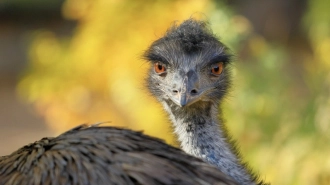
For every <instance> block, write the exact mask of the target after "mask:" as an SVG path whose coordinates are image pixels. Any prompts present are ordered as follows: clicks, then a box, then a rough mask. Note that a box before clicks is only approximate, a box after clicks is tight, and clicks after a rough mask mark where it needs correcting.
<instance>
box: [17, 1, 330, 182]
mask: <svg viewBox="0 0 330 185" xmlns="http://www.w3.org/2000/svg"><path fill="white" fill-rule="evenodd" d="M327 5H329V3H328V2H326V1H322V0H316V1H311V2H310V4H309V10H308V13H307V14H306V18H305V25H306V26H305V28H307V29H305V30H306V31H307V32H308V34H309V40H310V42H311V44H312V50H313V55H308V54H305V53H302V56H303V57H302V58H303V60H302V61H301V63H300V64H299V66H300V67H299V68H296V67H295V66H294V65H292V64H291V65H290V57H289V53H288V51H287V50H285V49H284V47H283V46H281V45H276V44H273V43H270V42H268V41H266V40H265V39H264V38H263V37H262V36H260V35H257V34H255V33H254V32H253V28H252V27H251V25H250V23H249V21H248V20H246V18H244V17H242V16H239V15H235V13H234V12H233V11H232V10H231V8H230V7H228V6H226V5H225V4H224V3H219V2H218V1H217V2H216V3H215V2H213V1H198V0H196V1H194V0H186V1H167V0H161V1H143V3H142V1H141V2H140V1H128V0H122V1H117V0H98V1H88V0H67V1H66V2H65V4H64V5H63V15H64V16H65V17H66V18H68V19H74V20H77V21H78V26H77V28H76V31H75V34H74V35H73V37H72V38H57V37H56V35H54V34H53V33H51V32H49V31H47V30H40V31H38V32H36V33H34V35H33V44H32V45H31V49H30V66H29V68H28V69H27V70H26V73H25V75H24V76H23V78H22V80H21V82H20V84H19V88H18V89H19V93H20V94H21V96H22V97H23V98H24V99H25V100H27V101H28V102H31V103H33V104H34V105H35V107H36V109H37V110H38V112H39V113H40V114H41V115H43V116H44V117H45V119H46V121H47V123H48V124H49V126H50V127H51V128H53V129H54V130H55V131H57V132H61V131H63V130H65V129H68V128H71V127H73V126H74V125H77V124H81V123H85V122H89V123H95V122H99V121H111V123H110V124H111V125H119V126H125V127H129V128H132V129H135V130H144V131H145V132H146V133H147V134H150V135H154V136H157V137H160V138H164V139H166V140H167V141H168V142H170V143H172V144H173V143H174V140H173V137H172V135H171V132H170V129H169V128H170V123H169V121H168V119H167V117H166V115H165V114H164V112H163V111H162V108H161V106H160V105H159V104H158V103H157V102H156V101H155V100H154V99H153V98H150V95H149V94H148V92H147V91H146V89H145V88H144V81H143V79H144V77H145V75H146V73H147V70H146V69H147V67H148V63H146V62H145V61H143V60H141V59H140V58H141V57H140V56H141V55H142V53H143V50H145V49H146V48H147V47H148V46H149V44H150V43H151V42H152V41H153V40H155V39H157V38H159V37H160V36H161V35H162V34H163V33H164V32H165V31H166V29H167V28H168V27H169V26H170V25H171V24H172V23H173V21H176V20H177V21H178V22H180V21H182V20H184V19H187V18H189V17H191V16H193V17H202V18H203V19H204V18H206V19H208V20H209V21H210V23H211V26H212V29H213V31H214V32H215V33H216V34H217V35H219V36H220V38H221V40H222V41H223V42H224V43H225V44H227V45H228V46H229V47H230V48H231V49H232V50H233V51H235V53H236V51H237V53H238V51H239V50H241V49H242V48H241V41H242V40H243V39H244V40H245V43H247V46H246V47H248V50H247V51H248V57H246V58H247V59H246V60H245V61H236V64H234V65H233V73H234V84H233V88H232V90H233V92H232V93H231V94H230V95H229V96H228V97H227V98H226V101H225V102H224V117H225V119H226V120H227V121H226V122H227V126H228V129H229V130H230V133H232V134H233V135H234V138H235V139H237V140H238V143H239V145H240V146H241V149H242V154H243V156H244V159H246V161H248V162H249V163H250V164H251V166H253V167H254V168H255V169H257V170H259V171H260V173H261V178H265V179H266V180H267V181H270V182H272V183H273V184H299V185H300V184H306V185H309V184H324V185H325V184H329V182H330V157H329V154H330V146H329V144H328V143H329V141H330V133H329V132H330V114H329V113H330V92H329V91H330V52H329V51H330V31H329V30H330V25H329V24H330V23H329V22H328V21H327V20H330V19H329V13H327V12H329V11H330V8H327V7H329V6H327ZM200 12H204V13H205V14H203V13H200ZM301 66H302V67H301ZM298 69H299V70H303V73H304V74H305V75H304V76H303V77H297V73H296V72H295V71H296V70H298Z"/></svg>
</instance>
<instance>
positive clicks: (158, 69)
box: [154, 62, 166, 74]
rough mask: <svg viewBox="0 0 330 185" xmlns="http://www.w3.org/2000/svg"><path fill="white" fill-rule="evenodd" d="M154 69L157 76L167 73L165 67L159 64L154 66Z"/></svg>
mask: <svg viewBox="0 0 330 185" xmlns="http://www.w3.org/2000/svg"><path fill="white" fill-rule="evenodd" d="M154 69H155V72H156V73H157V74H162V73H164V72H165V71H166V68H165V66H164V65H163V64H161V63H159V62H157V63H155V64H154Z"/></svg>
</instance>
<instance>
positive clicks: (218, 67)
mask: <svg viewBox="0 0 330 185" xmlns="http://www.w3.org/2000/svg"><path fill="white" fill-rule="evenodd" d="M222 70H223V62H219V63H217V64H214V65H212V68H211V73H212V74H213V75H216V76H219V75H220V74H221V73H222Z"/></svg>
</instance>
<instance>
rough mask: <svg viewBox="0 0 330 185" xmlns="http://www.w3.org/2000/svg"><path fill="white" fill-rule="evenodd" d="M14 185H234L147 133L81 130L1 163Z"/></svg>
mask: <svg viewBox="0 0 330 185" xmlns="http://www.w3.org/2000/svg"><path fill="white" fill-rule="evenodd" d="M0 184H1V185H4V184H8V185H40V184H43V185H89V184H90V185H92V184H97V185H105V184H117V185H126V184H127V185H129V184H131V185H133V184H141V185H142V184H150V185H153V184H164V185H168V184H173V185H175V184H186V185H191V184H201V185H202V184H203V185H207V184H218V185H234V184H236V183H235V182H234V181H232V180H230V178H228V177H226V175H224V174H223V173H221V172H220V171H218V170H217V169H216V168H214V167H212V166H210V165H208V164H206V163H204V162H202V161H201V160H199V159H197V158H194V157H192V156H189V155H187V154H185V153H184V152H182V151H181V150H179V149H177V148H174V147H171V146H169V145H167V144H165V143H164V142H163V141H161V140H159V139H156V138H153V137H150V136H146V135H144V134H142V133H141V132H134V131H131V130H127V129H120V128H114V127H87V126H86V125H83V126H79V127H77V128H75V129H72V130H70V131H68V132H66V133H63V134H62V135H60V136H58V137H54V138H43V139H41V140H40V141H36V142H35V143H32V144H29V145H27V146H24V147H22V148H21V149H19V150H17V151H15V152H13V153H12V154H10V155H8V156H3V157H0Z"/></svg>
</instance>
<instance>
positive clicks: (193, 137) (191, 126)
mask: <svg viewBox="0 0 330 185" xmlns="http://www.w3.org/2000/svg"><path fill="white" fill-rule="evenodd" d="M163 105H164V108H165V110H166V111H167V112H168V113H169V115H170V119H171V121H172V122H173V125H174V132H175V134H176V135H177V137H178V140H179V141H180V143H181V148H182V149H183V150H184V151H185V152H186V153H188V154H190V155H193V156H195V157H198V158H201V159H203V160H204V161H206V162H208V163H210V164H212V165H215V166H217V167H218V168H219V169H220V170H221V171H222V172H224V173H226V174H227V175H229V176H231V177H232V178H233V179H235V180H236V181H237V182H238V183H240V184H244V185H245V184H255V182H254V177H252V175H251V174H250V173H249V170H247V169H246V167H245V166H244V165H243V164H242V163H241V162H240V159H239V157H238V156H237V155H236V152H234V151H233V149H232V148H233V147H232V146H231V144H230V143H229V141H228V138H226V134H225V133H224V131H223V130H221V128H223V126H222V122H221V121H219V120H220V119H219V118H218V104H211V103H209V102H205V103H204V102H203V103H201V104H199V105H198V107H197V106H196V107H189V109H186V108H180V107H178V106H176V105H174V104H173V103H172V102H163Z"/></svg>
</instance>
